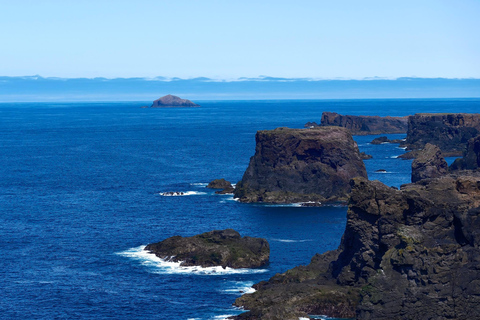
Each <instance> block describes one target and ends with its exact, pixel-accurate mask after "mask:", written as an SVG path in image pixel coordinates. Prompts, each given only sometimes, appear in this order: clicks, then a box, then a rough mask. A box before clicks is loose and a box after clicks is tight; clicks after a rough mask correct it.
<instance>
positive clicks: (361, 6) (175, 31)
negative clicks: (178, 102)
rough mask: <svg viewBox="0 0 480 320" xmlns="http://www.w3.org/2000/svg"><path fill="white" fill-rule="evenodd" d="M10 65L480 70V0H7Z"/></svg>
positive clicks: (116, 72) (1, 15)
mask: <svg viewBox="0 0 480 320" xmlns="http://www.w3.org/2000/svg"><path fill="white" fill-rule="evenodd" d="M0 30H2V31H1V32H0V43H1V47H0V48H1V49H0V75H3V76H24V75H36V74H39V75H41V76H48V77H70V78H71V77H108V78H113V77H155V76H166V77H181V78H190V77H200V76H205V77H214V78H227V79H229V78H238V77H257V76H259V75H268V76H275V77H313V78H363V77H374V76H378V77H403V76H407V77H408V76H416V77H449V78H456V77H459V78H467V77H474V78H480V1H479V0H455V1H454V0H450V1H446V0H397V1H393V0H392V1H386V0H377V1H372V0H363V1H358V0H344V1H342V0H335V1H334V0H331V1H321V0H291V1H282V0H263V1H262V0H255V1H250V0H242V1H235V0H196V1H194V0H175V1H173V0H168V1H161V0H136V1H133V0H132V1H123V0H111V1H107V0H82V1H79V0H75V1H70V0H50V1H47V0H30V1H27V0H0Z"/></svg>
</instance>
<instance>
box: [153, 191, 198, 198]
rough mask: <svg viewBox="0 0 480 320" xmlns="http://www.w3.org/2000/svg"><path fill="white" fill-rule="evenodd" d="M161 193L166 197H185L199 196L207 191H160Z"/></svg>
mask: <svg viewBox="0 0 480 320" xmlns="http://www.w3.org/2000/svg"><path fill="white" fill-rule="evenodd" d="M159 194H160V195H161V196H164V197H184V196H199V195H203V194H207V193H206V192H199V191H174V192H160V193H159Z"/></svg>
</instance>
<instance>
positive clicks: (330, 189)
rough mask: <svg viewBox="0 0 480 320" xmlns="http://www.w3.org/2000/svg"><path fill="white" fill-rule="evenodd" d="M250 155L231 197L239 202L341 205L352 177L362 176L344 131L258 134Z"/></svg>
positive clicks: (285, 130) (355, 150)
mask: <svg viewBox="0 0 480 320" xmlns="http://www.w3.org/2000/svg"><path fill="white" fill-rule="evenodd" d="M255 139H256V149H255V155H254V156H253V157H252V158H251V159H250V164H249V166H248V168H247V170H246V171H245V174H244V175H243V178H242V180H241V181H240V182H239V183H238V184H237V186H236V188H235V193H234V195H235V197H236V198H239V199H240V201H242V202H273V203H291V202H302V201H320V202H324V201H337V200H346V196H347V194H348V192H349V191H350V185H349V181H350V179H351V178H353V177H357V176H360V177H366V176H367V173H366V170H365V165H364V163H363V161H362V159H361V157H360V152H359V150H358V147H357V144H356V143H355V142H354V140H353V138H352V135H351V134H350V132H349V131H348V130H346V129H344V128H337V127H321V128H315V129H288V128H278V129H275V130H270V131H259V132H257V135H256V138H255Z"/></svg>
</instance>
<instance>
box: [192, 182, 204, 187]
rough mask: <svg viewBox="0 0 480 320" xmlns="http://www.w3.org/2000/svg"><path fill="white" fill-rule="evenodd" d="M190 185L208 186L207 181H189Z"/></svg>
mask: <svg viewBox="0 0 480 320" xmlns="http://www.w3.org/2000/svg"><path fill="white" fill-rule="evenodd" d="M190 185H191V186H200V187H206V186H208V183H203V182H195V183H190Z"/></svg>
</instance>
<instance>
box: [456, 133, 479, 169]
mask: <svg viewBox="0 0 480 320" xmlns="http://www.w3.org/2000/svg"><path fill="white" fill-rule="evenodd" d="M478 168H480V136H477V137H475V138H472V139H470V140H468V144H467V149H466V150H465V152H464V153H463V158H459V159H456V160H455V162H454V163H453V164H452V165H451V166H450V169H451V170H462V169H463V170H477V169H478Z"/></svg>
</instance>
